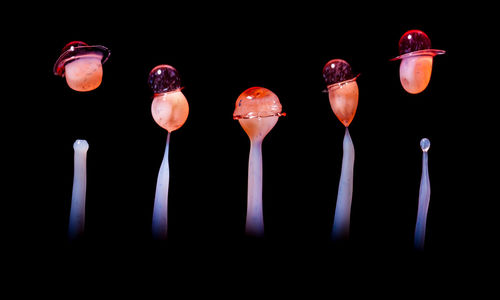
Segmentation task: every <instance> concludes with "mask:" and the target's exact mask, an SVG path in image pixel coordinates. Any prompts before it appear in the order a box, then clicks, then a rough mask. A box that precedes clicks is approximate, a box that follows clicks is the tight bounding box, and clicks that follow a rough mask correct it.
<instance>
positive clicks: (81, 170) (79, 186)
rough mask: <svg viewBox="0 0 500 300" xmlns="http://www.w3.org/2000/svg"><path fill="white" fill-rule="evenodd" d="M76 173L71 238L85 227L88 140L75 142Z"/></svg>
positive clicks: (75, 236) (70, 222)
mask: <svg viewBox="0 0 500 300" xmlns="http://www.w3.org/2000/svg"><path fill="white" fill-rule="evenodd" d="M73 149H74V150H75V155H74V175H73V193H72V197H71V211H70V216H69V226H68V236H69V238H70V239H71V240H73V239H75V238H77V237H78V236H80V235H81V234H82V233H83V230H84V227H85V194H86V192H87V150H88V149H89V144H88V143H87V141H86V140H76V141H75V143H74V144H73Z"/></svg>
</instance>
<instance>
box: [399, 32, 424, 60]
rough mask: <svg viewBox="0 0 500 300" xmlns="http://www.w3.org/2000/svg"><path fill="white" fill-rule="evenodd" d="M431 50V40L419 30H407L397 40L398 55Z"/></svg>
mask: <svg viewBox="0 0 500 300" xmlns="http://www.w3.org/2000/svg"><path fill="white" fill-rule="evenodd" d="M425 49H431V39H429V37H428V36H427V34H425V32H423V31H421V30H416V29H413V30H408V31H407V32H405V33H404V34H403V36H402V37H401V38H400V39H399V55H403V54H406V53H410V52H414V51H419V50H425Z"/></svg>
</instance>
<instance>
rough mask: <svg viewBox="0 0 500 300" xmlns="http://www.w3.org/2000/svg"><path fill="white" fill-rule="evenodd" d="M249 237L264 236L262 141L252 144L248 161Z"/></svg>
mask: <svg viewBox="0 0 500 300" xmlns="http://www.w3.org/2000/svg"><path fill="white" fill-rule="evenodd" d="M247 193H248V194H247V196H248V199H247V218H246V225H245V232H246V234H247V235H251V236H256V237H262V236H264V215H263V209H262V139H256V140H252V141H251V142H250V155H249V160H248V192H247Z"/></svg>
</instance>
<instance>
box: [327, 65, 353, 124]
mask: <svg viewBox="0 0 500 300" xmlns="http://www.w3.org/2000/svg"><path fill="white" fill-rule="evenodd" d="M323 78H324V79H325V82H326V84H327V86H328V98H329V100H330V106H331V107H332V110H333V113H334V114H335V115H336V116H337V118H338V119H339V120H340V122H342V124H343V125H344V126H345V127H348V126H349V125H350V124H351V122H352V120H353V119H354V115H355V114H356V109H357V107H358V98H359V89H358V84H357V83H356V78H357V76H354V75H353V74H352V71H351V66H350V65H349V64H348V63H347V62H346V61H345V60H342V59H332V60H330V61H329V62H327V63H326V65H325V66H324V67H323Z"/></svg>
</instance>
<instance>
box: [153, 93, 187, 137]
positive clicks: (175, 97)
mask: <svg viewBox="0 0 500 300" xmlns="http://www.w3.org/2000/svg"><path fill="white" fill-rule="evenodd" d="M151 114H152V115H153V119H154V120H155V122H156V123H157V124H158V125H160V126H161V127H162V128H164V129H166V130H167V131H168V132H172V131H174V130H177V129H179V128H180V127H181V126H182V125H184V123H185V122H186V120H187V117H188V114H189V105H188V102H187V99H186V97H184V94H182V92H181V91H175V92H168V93H162V94H158V95H155V97H154V100H153V103H152V104H151Z"/></svg>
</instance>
